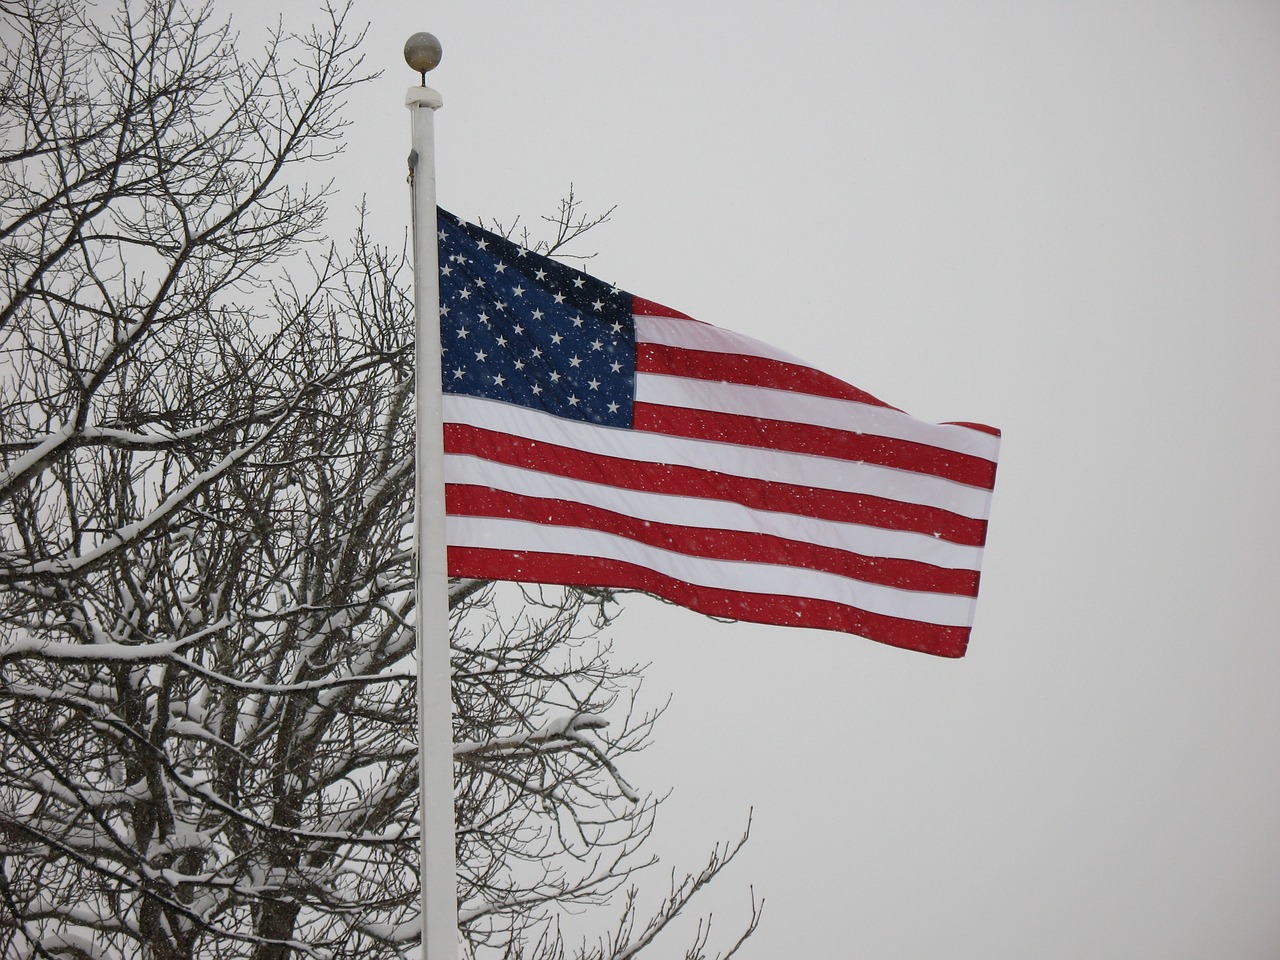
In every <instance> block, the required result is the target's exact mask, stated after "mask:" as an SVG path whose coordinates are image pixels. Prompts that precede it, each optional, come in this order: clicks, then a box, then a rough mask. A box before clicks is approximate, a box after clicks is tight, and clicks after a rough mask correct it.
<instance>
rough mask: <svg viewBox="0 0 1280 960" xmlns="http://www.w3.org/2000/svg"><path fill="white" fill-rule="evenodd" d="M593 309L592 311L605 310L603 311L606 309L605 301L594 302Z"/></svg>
mask: <svg viewBox="0 0 1280 960" xmlns="http://www.w3.org/2000/svg"><path fill="white" fill-rule="evenodd" d="M591 309H592V310H603V309H604V301H603V300H596V301H594V302H593V303H592V304H591Z"/></svg>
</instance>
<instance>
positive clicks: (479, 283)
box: [476, 277, 484, 290]
mask: <svg viewBox="0 0 1280 960" xmlns="http://www.w3.org/2000/svg"><path fill="white" fill-rule="evenodd" d="M476 286H477V287H479V288H480V289H481V290H483V289H484V280H482V279H481V278H480V277H476Z"/></svg>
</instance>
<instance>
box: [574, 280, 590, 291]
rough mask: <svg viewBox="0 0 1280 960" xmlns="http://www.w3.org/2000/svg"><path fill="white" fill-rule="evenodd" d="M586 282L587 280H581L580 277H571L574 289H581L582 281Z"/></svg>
mask: <svg viewBox="0 0 1280 960" xmlns="http://www.w3.org/2000/svg"><path fill="white" fill-rule="evenodd" d="M586 282H587V281H585V280H583V279H582V277H574V278H573V285H574V287H575V288H576V289H578V290H581V289H582V285H583V284H584V283H586Z"/></svg>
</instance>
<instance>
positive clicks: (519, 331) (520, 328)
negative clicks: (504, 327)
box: [511, 323, 524, 337]
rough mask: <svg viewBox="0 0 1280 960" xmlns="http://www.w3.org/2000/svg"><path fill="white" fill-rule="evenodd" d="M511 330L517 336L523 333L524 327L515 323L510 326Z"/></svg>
mask: <svg viewBox="0 0 1280 960" xmlns="http://www.w3.org/2000/svg"><path fill="white" fill-rule="evenodd" d="M511 332H512V333H514V334H515V335H516V336H517V337H518V336H520V334H522V333H524V327H523V326H521V325H520V324H518V323H517V324H516V325H515V326H514V327H512V328H511Z"/></svg>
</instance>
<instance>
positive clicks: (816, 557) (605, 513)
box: [445, 484, 978, 597]
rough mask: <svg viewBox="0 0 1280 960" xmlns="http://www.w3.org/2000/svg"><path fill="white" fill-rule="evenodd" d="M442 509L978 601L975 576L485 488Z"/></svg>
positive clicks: (453, 497) (465, 488)
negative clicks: (609, 534) (572, 528)
mask: <svg viewBox="0 0 1280 960" xmlns="http://www.w3.org/2000/svg"><path fill="white" fill-rule="evenodd" d="M445 504H446V509H447V511H448V513H449V515H450V516H455V517H460V516H470V517H505V518H511V519H517V520H529V521H532V522H534V523H545V524H549V525H552V526H557V527H578V528H582V529H587V530H600V531H602V532H604V533H612V534H617V535H618V536H622V537H626V538H627V539H628V540H633V541H636V542H637V543H643V544H647V545H649V546H653V547H660V548H663V549H667V550H672V551H674V552H676V553H682V554H685V555H688V556H694V557H705V558H707V559H709V560H733V561H745V562H755V563H768V564H776V565H779V566H788V567H798V568H801V569H806V570H820V571H824V572H826V573H833V574H837V575H839V576H842V577H848V578H850V579H852V580H859V581H863V582H865V583H876V584H882V585H885V586H890V587H897V588H899V589H903V590H922V591H927V592H929V593H949V594H955V595H957V596H966V597H976V596H977V595H978V574H977V573H976V572H974V571H972V570H952V569H949V568H946V567H936V566H932V565H930V564H927V563H920V562H918V561H914V560H898V559H888V558H883V557H867V556H862V555H861V554H857V553H850V552H849V551H847V550H839V549H836V548H834V547H826V546H819V545H816V544H811V543H804V542H802V541H797V540H788V539H784V538H782V537H778V536H774V535H771V534H763V533H748V532H743V531H738V530H719V529H711V528H705V527H689V526H683V525H679V524H671V523H661V522H658V521H652V520H638V519H636V518H634V517H629V516H626V515H624V514H620V513H616V512H614V511H611V510H604V509H601V508H599V507H594V506H587V505H584V504H581V503H571V502H568V501H565V500H549V499H545V498H541V497H529V496H524V495H522V494H514V493H506V492H503V491H499V490H494V489H492V488H489V487H476V486H470V485H464V484H449V485H448V486H447V487H446V489H445Z"/></svg>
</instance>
